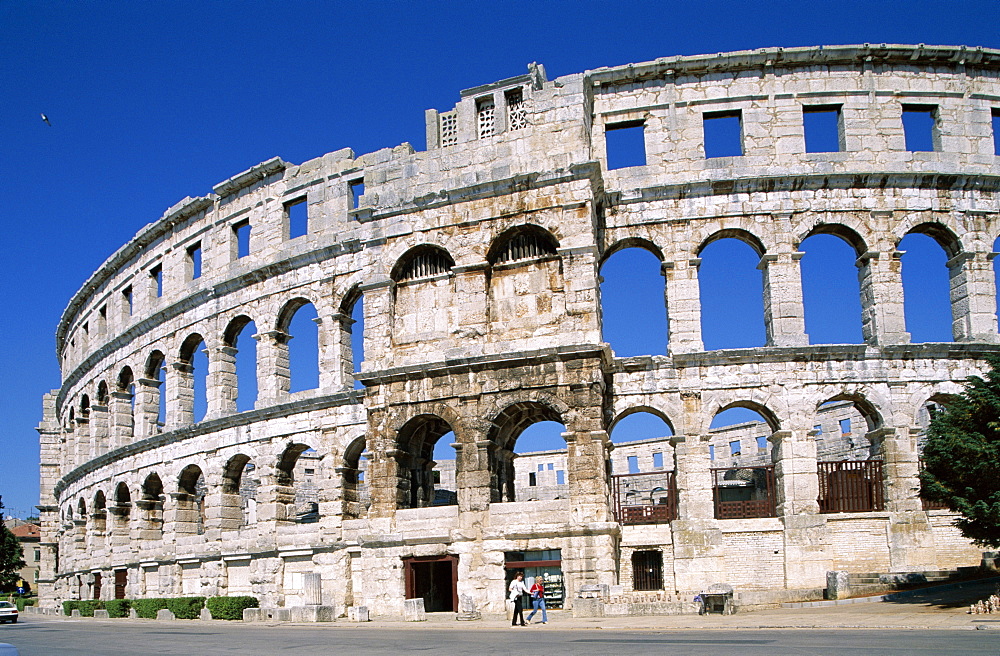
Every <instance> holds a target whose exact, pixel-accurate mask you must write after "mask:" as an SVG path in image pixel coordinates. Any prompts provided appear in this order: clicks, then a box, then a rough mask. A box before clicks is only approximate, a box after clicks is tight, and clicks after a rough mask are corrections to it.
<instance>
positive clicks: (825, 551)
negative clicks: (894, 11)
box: [38, 44, 1000, 617]
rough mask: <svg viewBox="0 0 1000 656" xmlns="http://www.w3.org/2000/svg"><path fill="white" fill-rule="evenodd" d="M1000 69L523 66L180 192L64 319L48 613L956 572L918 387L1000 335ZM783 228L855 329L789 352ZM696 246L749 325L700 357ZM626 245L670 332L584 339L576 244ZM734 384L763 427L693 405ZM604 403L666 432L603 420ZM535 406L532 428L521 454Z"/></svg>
mask: <svg viewBox="0 0 1000 656" xmlns="http://www.w3.org/2000/svg"><path fill="white" fill-rule="evenodd" d="M998 75H1000V51H995V50H987V49H982V48H973V47H936V46H935V47H930V46H906V45H885V44H882V45H876V44H865V45H856V46H836V47H815V48H786V49H782V48H772V49H763V50H755V51H744V52H734V53H720V54H711V55H704V56H689V57H671V58H664V59H658V60H655V61H651V62H645V63H637V64H629V65H625V66H615V67H609V68H600V69H596V70H590V71H586V72H583V73H578V74H573V75H567V76H563V77H559V78H556V79H551V80H550V79H548V78H547V76H546V73H545V70H544V68H543V67H542V66H539V65H531V66H529V67H528V72H527V73H526V74H524V75H521V76H518V77H513V78H510V79H506V80H501V81H499V82H495V83H492V84H484V85H482V86H479V87H475V88H471V89H466V90H464V91H461V93H460V96H459V100H458V102H457V104H455V105H454V107H453V108H452V109H450V110H447V111H436V110H427V112H426V114H425V117H426V149H425V150H422V151H418V150H415V149H414V148H413V147H412V146H411V145H410V144H408V143H404V144H402V145H399V146H396V147H394V148H386V149H383V150H379V151H376V152H373V153H367V154H363V155H358V154H355V153H354V152H353V151H352V150H350V149H346V148H345V149H343V150H337V151H335V152H331V153H329V154H327V155H324V156H322V157H319V158H317V159H314V160H311V161H307V162H305V163H302V164H292V163H289V162H285V161H283V160H281V159H280V158H274V159H270V160H268V161H265V162H263V163H261V164H259V165H257V166H254V167H253V168H251V169H249V170H247V171H244V172H242V173H240V174H238V175H235V176H233V177H232V178H230V179H228V180H225V181H223V182H221V183H219V184H217V185H215V186H214V188H213V193H211V194H209V195H207V196H203V197H197V198H190V197H189V198H185V199H184V200H182V201H180V202H179V203H177V204H176V205H175V206H173V207H171V208H170V209H169V210H167V211H166V212H165V213H164V215H163V216H162V217H160V218H159V219H156V220H153V221H152V222H150V223H149V224H148V225H146V227H144V228H142V229H141V230H140V231H139V232H138V233H137V234H136V236H135V237H134V239H132V240H131V241H129V242H128V243H127V244H125V245H123V246H122V247H121V248H120V249H119V250H118V251H117V252H115V253H114V254H113V255H112V256H111V257H110V258H108V260H107V261H106V262H105V263H104V264H103V265H102V266H101V267H100V268H99V269H98V270H97V271H95V272H94V273H93V275H92V276H91V277H90V278H89V279H88V280H86V281H85V282H83V284H82V286H81V287H80V289H79V291H78V292H77V293H76V295H75V296H74V297H73V298H72V300H71V301H70V302H69V304H68V306H67V307H66V309H65V311H64V313H63V315H62V318H61V320H60V322H59V325H58V328H57V355H58V358H59V362H60V364H61V371H62V382H61V386H60V387H59V388H58V389H57V390H54V391H53V392H52V393H50V394H48V395H46V397H45V399H44V417H43V420H42V422H41V424H40V425H39V429H38V430H39V433H40V436H41V454H42V457H41V484H42V488H41V506H40V509H41V513H42V514H41V517H42V523H43V538H42V543H43V550H44V554H43V569H42V572H41V576H40V579H39V582H38V584H39V585H38V587H39V590H40V593H41V597H42V599H43V603H44V604H47V605H52V606H54V605H56V604H57V603H59V602H60V601H62V600H67V599H94V598H101V599H113V598H132V599H135V598H142V597H170V596H182V595H205V596H211V595H252V596H255V597H257V598H258V599H260V602H261V605H262V606H263V607H266V608H275V609H277V608H291V607H299V606H305V605H316V604H320V605H322V606H325V607H331V608H332V609H333V610H332V614H333V616H337V617H339V616H344V615H346V614H347V613H348V610H349V609H351V608H353V607H359V606H365V607H367V608H368V609H370V610H371V613H372V614H373V615H375V616H386V617H392V616H401V615H403V613H404V606H405V603H404V602H405V600H406V599H409V598H423V599H424V604H425V607H426V610H427V611H431V612H433V611H441V612H456V611H458V610H459V604H460V599H461V600H462V601H463V602H464V603H463V606H465V608H464V610H465V611H469V610H470V609H472V608H474V609H475V610H476V612H482V613H487V614H500V613H503V612H504V597H505V590H506V585H505V582H506V581H507V580H509V577H510V576H511V574H512V572H514V571H516V570H523V571H525V572H526V573H527V574H528V575H529V576H542V577H544V578H545V579H546V580H547V581H549V583H550V586H549V595H550V599H549V601H550V605H551V606H562V607H564V608H568V609H570V608H574V607H576V606H578V607H579V608H578V609H577V610H578V611H580V612H583V606H584V604H582V603H580V595H581V594H584V593H585V594H586V595H587V596H594V595H596V596H598V597H601V598H602V599H603V601H604V602H606V603H607V612H612V610H611V608H612V606H615V603H614V602H615V601H616V600H622V599H627V600H629V603H630V604H631V606H628V605H627V604H626V606H628V607H629V608H633V609H634V608H639V607H641V606H642V605H643V604H646V606H644V607H645V608H646V609H647V611H648V609H650V608H653V609H654V610H655V609H660V610H663V609H665V608H667V607H668V606H669V605H670V604H671V603H681V602H683V601H685V600H689V599H690V596H691V595H693V594H694V593H696V592H698V591H701V590H704V589H705V588H706V587H707V586H709V585H712V584H716V583H724V584H727V585H729V586H732V587H733V588H734V590H735V591H736V596H737V599H738V601H739V603H740V604H742V605H745V606H752V605H755V604H770V603H778V602H780V601H787V600H796V599H811V598H817V595H819V596H821V595H822V590H823V588H824V587H826V585H827V573H828V572H831V571H846V572H853V573H913V572H926V571H935V570H949V569H955V568H958V567H963V566H969V565H976V564H978V563H979V561H980V557H981V552H980V550H978V549H977V548H975V547H974V546H973V545H971V544H970V543H969V542H968V541H966V540H964V539H963V538H962V537H961V535H960V534H959V533H958V531H957V530H956V529H955V528H954V526H953V520H954V515H952V514H951V513H949V512H948V511H947V510H945V509H941V508H935V507H933V506H930V505H928V504H926V503H924V502H922V500H921V498H920V496H919V487H920V483H919V479H918V470H919V466H920V463H919V455H920V441H921V437H922V435H923V430H924V428H925V426H926V418H927V413H928V408H930V407H933V406H934V405H935V404H946V403H947V402H948V398H949V397H950V396H951V395H954V394H955V393H957V392H958V391H960V389H961V382H962V381H963V380H964V379H965V378H966V377H967V376H969V375H972V374H976V373H980V372H982V371H983V369H984V367H985V363H984V360H983V358H984V356H985V355H987V354H990V353H995V352H997V350H998V348H997V344H998V341H1000V338H998V333H997V314H996V289H995V283H994V273H993V264H992V261H991V260H992V258H993V256H994V252H993V245H994V240H995V239H996V238H997V237H998V236H1000V203H998V197H997V190H998V183H1000V158H998V156H997V154H998V152H997V138H996V135H994V133H993V127H994V126H996V125H997V123H996V121H995V120H994V117H996V116H998V113H1000V81H998ZM911 119H914V122H911ZM916 119H924V120H925V122H924V123H920V122H919V121H916ZM814 120H819V122H818V123H816V122H814ZM913 125H917V126H919V125H924V126H925V127H924V128H922V129H924V130H925V131H926V133H925V134H923V135H916V134H912V131H913V130H915V129H918V128H913V127H912V126H913ZM709 126H713V129H714V127H716V126H721V129H722V130H723V132H725V130H729V138H730V140H731V142H732V143H734V144H735V146H732V150H730V151H728V152H727V153H723V154H719V153H717V152H714V145H712V144H709V143H707V141H706V134H708V131H709ZM817 126H818V127H817ZM823 126H826V127H825V128H824V127H823ZM814 129H826V130H828V131H830V134H829V135H828V136H829V137H830V138H831V143H832V144H833V145H832V146H828V147H826V148H825V149H821V150H818V149H817V148H815V147H811V146H810V142H811V140H812V139H813V136H814V135H813V134H812V133H811V130H814ZM620 136H632V137H634V138H636V139H637V142H636V143H637V144H638V149H639V152H638V155H636V153H635V152H631V153H628V155H629V156H631V157H633V158H635V159H634V161H630V162H627V163H626V164H625V165H622V164H621V163H620V160H619V157H620V154H619V153H617V152H615V148H616V147H617V144H618V141H617V139H618V137H620ZM921 136H923V137H925V138H926V142H927V143H928V144H929V145H928V146H927V147H923V148H918V147H915V146H914V145H913V144H914V143H915V141H914V140H916V139H918V137H921ZM208 182H210V181H206V183H208ZM149 218H150V219H152V217H149ZM914 233H918V234H923V235H927V236H929V237H931V238H932V239H933V240H934V241H935V242H936V243H937V245H938V246H940V248H941V249H942V250H943V251H944V253H945V255H946V256H947V268H948V275H949V280H950V297H949V301H950V304H951V310H952V333H953V339H952V341H949V342H933V343H914V342H913V340H911V337H910V333H908V331H907V325H906V315H905V312H904V302H903V283H902V276H901V256H902V253H901V250H900V248H899V242H900V241H901V240H902V239H903V238H904V237H906V236H907V235H910V234H914ZM816 235H828V236H829V235H832V236H834V237H837V238H840V239H841V240H842V241H843V242H844V243H846V244H847V245H848V246H849V247H850V249H851V250H852V255H851V258H850V259H851V260H852V264H854V265H856V267H857V281H858V282H857V294H858V298H859V299H860V305H861V313H860V317H859V318H858V323H859V324H860V332H861V334H862V336H863V343H860V344H814V343H811V342H810V335H809V334H808V333H807V331H806V325H805V320H804V317H805V311H804V302H803V291H802V282H801V272H800V258H801V257H802V252H801V251H800V245H801V244H802V242H804V241H805V240H807V239H810V238H811V237H814V236H816ZM723 239H735V240H739V241H741V242H743V243H745V244H746V245H748V246H749V247H750V248H752V249H753V251H754V252H755V253H756V256H759V268H760V270H761V276H762V281H763V284H762V289H761V293H762V295H763V307H764V317H763V321H764V325H765V327H766V344H765V345H764V346H761V347H758V348H744V349H722V350H706V349H705V347H704V343H703V339H702V299H701V294H700V287H699V264H700V262H701V255H702V253H703V251H704V249H705V248H707V247H708V246H710V245H711V244H713V243H714V242H716V241H719V240H723ZM632 248H638V249H644V250H645V251H647V252H648V253H651V254H652V255H653V256H655V258H656V259H658V260H659V267H660V273H661V274H662V281H663V295H662V298H663V299H664V305H665V313H666V316H667V317H668V324H667V325H668V328H667V329H666V333H667V334H666V335H665V341H666V342H667V347H668V348H667V352H666V354H665V355H646V356H632V357H619V356H618V355H616V353H615V352H614V350H613V349H612V347H611V346H610V345H609V344H608V343H607V341H606V340H605V339H604V335H603V332H602V296H601V286H600V279H601V275H602V266H603V265H604V263H605V262H606V261H607V260H608V259H609V258H611V257H613V256H614V255H615V254H616V253H618V252H620V251H623V250H624V249H632ZM648 310H649V308H635V311H634V312H635V318H636V321H640V320H642V316H643V313H644V311H648ZM660 310H661V311H662V308H660ZM302 317H308V318H310V319H312V321H305V322H303V321H302V320H301V319H302ZM303 326H305V328H303ZM362 326H363V330H361V327H362ZM303 331H310V334H309V335H306V334H305V333H304V332H303ZM296 338H298V339H296ZM302 344H313V345H314V347H315V353H314V355H313V356H311V357H312V358H313V360H312V361H313V362H314V363H315V368H316V370H317V372H318V373H317V375H316V382H315V384H314V385H313V386H312V388H310V389H299V388H298V386H297V385H296V381H295V380H294V378H295V377H294V375H293V368H294V367H293V366H292V363H293V362H294V361H295V356H296V349H297V348H299V347H300V346H299V345H302ZM248 351H253V352H255V364H254V365H253V370H252V371H250V372H247V371H246V370H245V367H244V366H243V364H242V363H243V360H242V359H241V358H242V357H243V356H241V355H240V354H241V353H242V354H243V355H246V353H247V352H248ZM206 362H207V365H206V364H205V363H206ZM247 375H249V376H250V377H251V378H252V379H253V380H254V381H255V385H254V386H255V388H256V398H255V399H251V406H250V407H246V406H245V405H241V404H245V402H246V399H247V393H246V390H244V394H243V395H241V394H240V388H241V384H240V382H241V381H245V380H247V378H246V376H247ZM245 386H246V384H245V383H244V385H243V387H245ZM199 408H203V409H204V412H202V411H201V410H199ZM731 408H745V409H748V410H752V411H755V412H756V413H758V415H759V416H760V417H761V421H760V422H756V423H749V424H746V425H742V426H737V427H734V428H731V429H728V430H726V431H719V430H716V429H713V428H712V420H713V418H714V417H715V416H716V415H717V414H718V413H720V412H722V411H725V410H728V409H731ZM637 412H645V413H651V414H653V415H655V416H657V417H659V418H660V419H662V421H663V422H664V424H665V426H667V427H668V429H669V430H666V431H664V432H665V434H664V435H663V436H662V438H660V439H652V440H642V441H638V442H633V443H622V444H618V443H617V442H615V441H612V439H611V435H612V433H613V432H614V429H615V427H616V426H617V425H618V424H619V422H620V421H621V420H623V419H624V418H627V417H628V416H629V415H631V414H633V413H637ZM543 421H554V422H558V423H560V424H561V425H562V426H563V428H564V431H563V432H562V437H563V439H564V440H565V448H564V449H557V450H555V451H550V452H545V453H529V454H524V453H523V449H520V450H519V448H518V446H517V442H518V439H519V437H520V436H521V435H522V433H523V432H524V431H525V430H526V429H528V428H529V427H530V426H532V425H533V424H536V423H538V422H543ZM844 422H847V423H846V424H845V423H844ZM442 440H443V441H444V442H447V444H450V445H451V447H452V448H453V450H454V454H455V457H454V460H453V461H450V462H437V461H435V457H434V452H435V448H436V447H438V446H439V443H443V442H442ZM734 443H735V444H736V447H733V444H734ZM723 451H724V453H723ZM588 604H589V606H588V607H591V606H592V603H591V600H588ZM657 604H660V606H657ZM616 608H617V606H616Z"/></svg>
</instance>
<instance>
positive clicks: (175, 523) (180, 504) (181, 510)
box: [163, 492, 199, 540]
mask: <svg viewBox="0 0 1000 656" xmlns="http://www.w3.org/2000/svg"><path fill="white" fill-rule="evenodd" d="M170 500H171V502H172V503H171V504H170V507H169V508H168V509H167V510H165V511H164V513H163V514H164V522H163V523H164V525H165V527H166V529H167V532H168V533H170V534H172V536H173V538H174V540H176V539H177V538H179V537H182V536H185V535H197V534H198V523H199V522H198V519H199V518H198V512H199V511H198V508H196V507H195V503H194V495H191V494H188V493H186V492H171V493H170Z"/></svg>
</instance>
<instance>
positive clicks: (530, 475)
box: [528, 472, 538, 487]
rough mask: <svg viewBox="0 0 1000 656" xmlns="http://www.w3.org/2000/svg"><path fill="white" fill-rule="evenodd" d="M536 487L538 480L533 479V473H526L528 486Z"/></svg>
mask: <svg viewBox="0 0 1000 656" xmlns="http://www.w3.org/2000/svg"><path fill="white" fill-rule="evenodd" d="M536 485H538V479H537V478H536V477H535V472H528V486H529V487H535V486H536Z"/></svg>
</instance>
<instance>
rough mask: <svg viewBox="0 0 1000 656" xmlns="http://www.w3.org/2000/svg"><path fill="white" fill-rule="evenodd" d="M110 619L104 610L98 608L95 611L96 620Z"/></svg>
mask: <svg viewBox="0 0 1000 656" xmlns="http://www.w3.org/2000/svg"><path fill="white" fill-rule="evenodd" d="M108 617H109V615H108V611H106V610H104V609H103V608H98V609H96V610H94V618H95V619H99V620H106V619H108Z"/></svg>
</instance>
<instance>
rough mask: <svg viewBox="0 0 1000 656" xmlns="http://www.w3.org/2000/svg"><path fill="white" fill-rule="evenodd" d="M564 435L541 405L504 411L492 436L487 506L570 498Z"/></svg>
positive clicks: (558, 418) (551, 412) (518, 405)
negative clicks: (488, 501)
mask: <svg viewBox="0 0 1000 656" xmlns="http://www.w3.org/2000/svg"><path fill="white" fill-rule="evenodd" d="M564 432H566V427H565V425H564V424H563V420H562V417H561V416H560V415H559V413H558V412H557V411H556V410H555V409H554V408H552V407H550V406H548V405H545V404H543V403H538V402H534V401H526V402H522V403H515V404H514V405H511V406H509V407H507V408H506V409H505V410H504V411H503V412H501V413H500V414H499V415H498V416H497V417H496V418H495V419H494V420H493V429H492V430H491V431H490V439H489V441H490V456H489V468H490V501H491V502H492V503H499V502H509V501H533V500H539V501H540V500H544V499H562V498H568V497H569V480H568V476H567V472H568V461H567V452H566V440H565V439H564V438H563V437H562V434H563V433H564Z"/></svg>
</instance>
